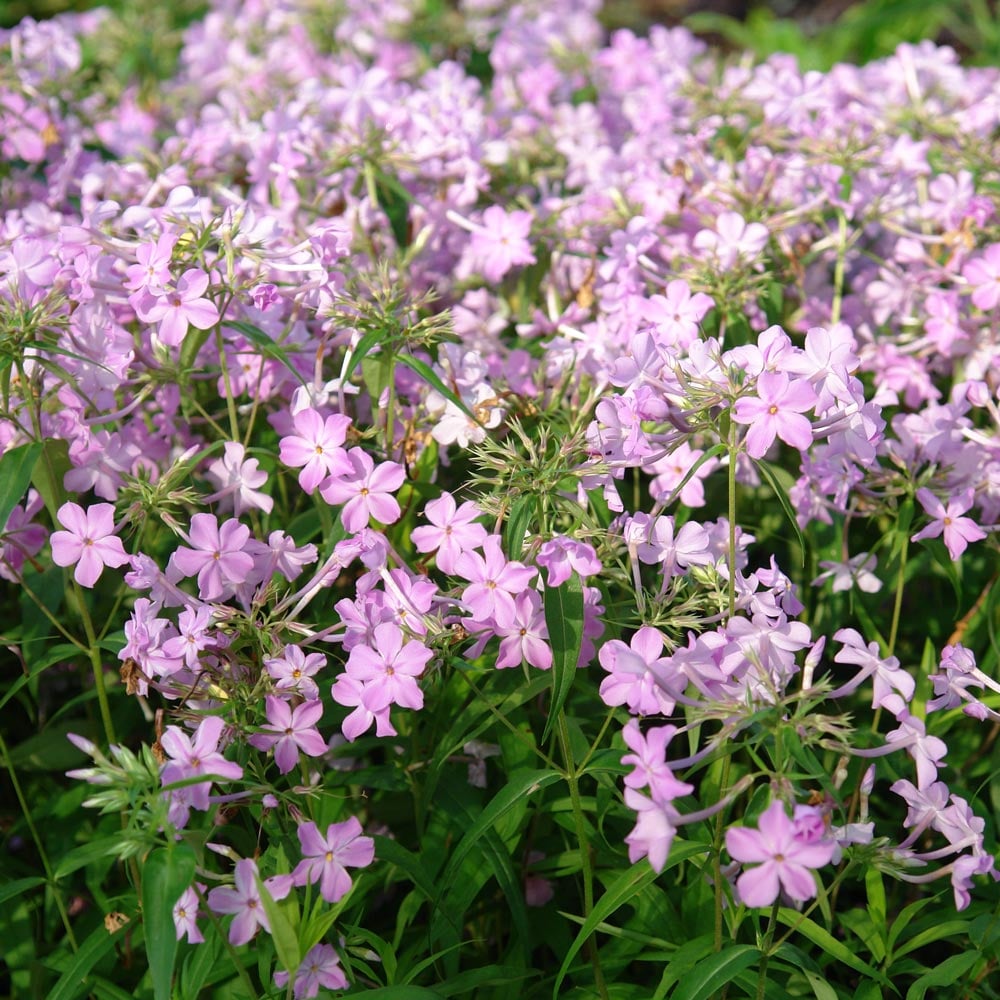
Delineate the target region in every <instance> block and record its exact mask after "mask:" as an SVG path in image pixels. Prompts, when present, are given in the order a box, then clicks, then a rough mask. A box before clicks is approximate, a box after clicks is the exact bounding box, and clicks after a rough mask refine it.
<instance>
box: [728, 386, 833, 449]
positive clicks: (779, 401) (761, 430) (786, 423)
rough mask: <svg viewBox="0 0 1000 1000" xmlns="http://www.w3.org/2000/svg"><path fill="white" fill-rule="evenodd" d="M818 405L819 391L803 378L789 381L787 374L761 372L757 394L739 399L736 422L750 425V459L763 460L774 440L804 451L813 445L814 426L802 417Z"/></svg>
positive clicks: (748, 438) (735, 412) (747, 443)
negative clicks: (779, 439)
mask: <svg viewBox="0 0 1000 1000" xmlns="http://www.w3.org/2000/svg"><path fill="white" fill-rule="evenodd" d="M815 402H816V392H815V390H814V389H813V387H812V386H811V385H810V384H809V383H808V382H806V381H805V380H803V379H795V380H794V381H793V380H791V379H789V377H788V375H786V374H785V372H769V371H765V372H761V374H760V375H758V376H757V395H756V396H744V397H743V398H742V399H738V400H736V405H735V406H734V407H733V419H734V420H735V421H736V422H737V423H738V424H749V425H750V429H749V430H748V431H747V436H746V445H747V454H748V455H749V456H750V457H751V458H763V457H764V455H765V454H766V453H767V450H768V448H770V447H771V445H772V444H773V443H774V439H775V437H779V438H781V440H782V441H784V442H785V444H788V445H791V446H792V447H793V448H798V450H799V451H805V450H806V449H807V448H808V447H809V446H810V445H811V444H812V424H811V423H810V422H809V420H808V419H807V418H806V417H804V416H802V413H803V411H805V410H808V409H810V407H812V406H813V405H814V404H815Z"/></svg>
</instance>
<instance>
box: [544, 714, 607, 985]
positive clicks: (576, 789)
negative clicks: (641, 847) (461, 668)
mask: <svg viewBox="0 0 1000 1000" xmlns="http://www.w3.org/2000/svg"><path fill="white" fill-rule="evenodd" d="M556 732H557V733H558V734H559V747H560V750H561V751H562V757H563V761H564V762H565V764H566V781H567V782H568V783H569V798H570V802H571V803H572V805H573V820H574V823H575V825H576V839H577V844H578V845H579V848H580V873H581V875H582V876H583V919H584V920H587V919H588V918H589V917H590V914H591V913H592V912H593V909H594V870H593V866H592V864H591V860H590V846H589V844H588V838H587V827H586V822H585V820H584V815H583V802H582V801H581V799H580V783H579V780H578V775H579V772H578V771H577V769H576V766H575V764H574V763H573V751H572V749H571V747H570V741H569V726H567V725H566V716H565V715H564V714H563V713H562V712H560V713H559V722H558V725H557V729H556ZM587 951H588V953H589V954H590V962H591V965H593V967H594V985H595V986H596V987H597V992H598V993H599V994H600V996H601V1000H608V988H607V986H606V985H605V982H604V973H603V972H602V971H601V958H600V955H599V954H598V951H597V944H596V942H595V941H594V936H593V934H591V935H590V937H589V938H587Z"/></svg>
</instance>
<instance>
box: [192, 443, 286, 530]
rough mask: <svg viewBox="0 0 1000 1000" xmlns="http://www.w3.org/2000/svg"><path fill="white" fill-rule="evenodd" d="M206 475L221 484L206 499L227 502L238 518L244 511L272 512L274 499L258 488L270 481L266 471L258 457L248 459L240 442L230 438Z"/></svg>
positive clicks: (207, 500)
mask: <svg viewBox="0 0 1000 1000" xmlns="http://www.w3.org/2000/svg"><path fill="white" fill-rule="evenodd" d="M206 471H207V475H208V476H209V478H211V479H212V480H214V481H215V483H216V485H217V486H218V487H219V491H218V492H217V493H213V494H212V495H211V496H209V497H206V498H205V500H206V502H211V501H213V500H220V501H224V502H225V505H226V506H227V507H231V508H232V510H233V513H234V514H235V515H236V516H237V517H239V516H240V515H241V514H242V513H243V512H244V511H245V510H262V511H264V513H265V514H270V513H271V509H272V508H273V507H274V500H273V499H272V498H271V497H269V496H268V495H267V494H266V493H262V492H261V491H260V489H259V487H261V486H263V485H264V483H266V482H267V473H266V472H264V471H263V470H262V469H260V468H258V462H257V459H256V458H247V457H246V449H245V448H244V447H243V445H242V444H240V443H239V442H238V441H227V442H226V444H225V448H224V450H223V457H222V458H218V459H216V460H215V461H214V462H212V464H211V465H210V466H209V467H208V469H207V470H206Z"/></svg>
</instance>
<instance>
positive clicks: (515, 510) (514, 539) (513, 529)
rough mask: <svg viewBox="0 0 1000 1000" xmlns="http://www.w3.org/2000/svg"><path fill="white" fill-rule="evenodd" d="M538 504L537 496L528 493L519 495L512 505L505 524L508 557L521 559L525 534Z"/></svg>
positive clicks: (505, 542) (504, 543) (504, 535)
mask: <svg viewBox="0 0 1000 1000" xmlns="http://www.w3.org/2000/svg"><path fill="white" fill-rule="evenodd" d="M537 505H538V501H537V500H536V498H535V497H534V496H533V495H532V494H530V493H526V494H524V495H523V496H519V497H518V498H517V499H516V500H515V501H514V502H513V503H512V504H511V507H510V513H509V514H508V515H507V520H506V521H505V522H504V526H503V547H504V550H505V551H506V553H507V558H508V559H520V558H521V550H522V549H523V548H524V535H525V532H526V531H527V530H528V525H529V524H530V523H531V515H532V514H533V513H534V512H535V508H536V506H537Z"/></svg>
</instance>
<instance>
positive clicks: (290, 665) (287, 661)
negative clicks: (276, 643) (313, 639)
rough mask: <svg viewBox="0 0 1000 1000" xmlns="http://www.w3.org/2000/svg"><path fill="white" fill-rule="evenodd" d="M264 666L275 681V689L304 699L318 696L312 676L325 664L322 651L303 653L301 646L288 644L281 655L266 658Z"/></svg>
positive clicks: (309, 699) (317, 689)
mask: <svg viewBox="0 0 1000 1000" xmlns="http://www.w3.org/2000/svg"><path fill="white" fill-rule="evenodd" d="M264 666H265V667H266V668H267V672H268V674H269V675H270V677H271V679H272V680H273V681H274V682H275V685H274V687H275V690H277V691H286V692H289V693H292V694H297V695H301V696H302V697H303V698H305V699H306V701H315V700H316V699H317V698H318V697H319V688H318V687H317V686H316V682H315V681H314V680H313V677H314V676H315V675H316V674H317V673H319V671H320V670H322V669H323V668H324V667H325V666H326V657H325V656H324V655H323V654H322V653H304V652H303V651H302V647H301V646H296V645H294V644H288V645H286V646H285V648H284V651H283V652H282V654H281V656H274V657H271V658H269V659H266V660H265V661H264Z"/></svg>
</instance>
